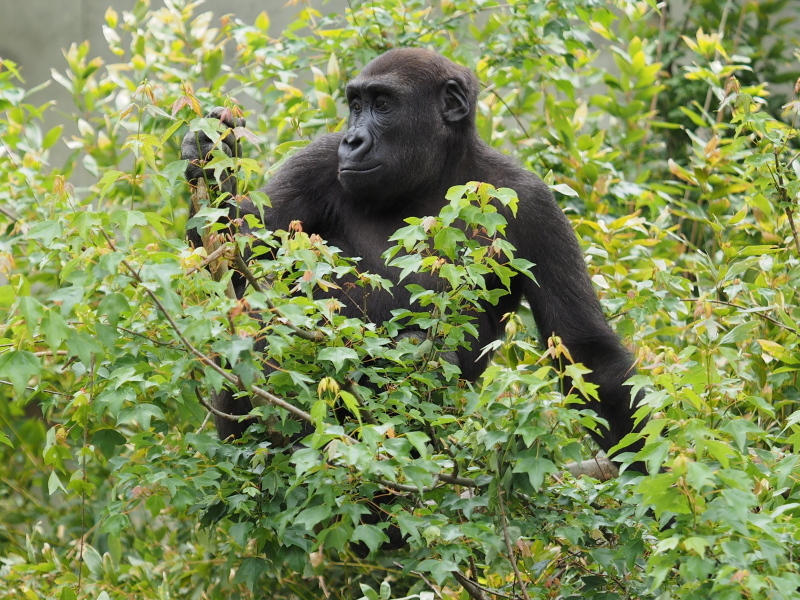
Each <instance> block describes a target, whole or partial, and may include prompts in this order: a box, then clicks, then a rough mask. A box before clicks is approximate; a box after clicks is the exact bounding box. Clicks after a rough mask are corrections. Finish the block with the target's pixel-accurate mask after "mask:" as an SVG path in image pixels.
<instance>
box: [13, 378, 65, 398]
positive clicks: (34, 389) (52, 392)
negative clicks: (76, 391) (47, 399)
mask: <svg viewBox="0 0 800 600" xmlns="http://www.w3.org/2000/svg"><path fill="white" fill-rule="evenodd" d="M0 383H2V384H3V385H14V384H13V383H11V382H10V381H6V380H5V379H0ZM25 389H26V390H30V391H32V392H42V393H43V394H53V395H55V396H71V395H72V394H65V393H64V392H56V391H55V390H40V389H39V388H35V387H30V386H28V385H26V386H25Z"/></svg>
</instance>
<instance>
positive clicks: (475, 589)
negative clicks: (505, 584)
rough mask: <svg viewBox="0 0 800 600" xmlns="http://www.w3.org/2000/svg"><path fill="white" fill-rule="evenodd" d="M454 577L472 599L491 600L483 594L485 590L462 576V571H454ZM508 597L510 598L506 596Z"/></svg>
mask: <svg viewBox="0 0 800 600" xmlns="http://www.w3.org/2000/svg"><path fill="white" fill-rule="evenodd" d="M452 573H453V577H455V578H456V581H458V583H460V584H461V587H463V588H464V589H465V590H467V593H468V594H469V595H470V598H473V599H474V600H489V598H488V596H487V595H486V594H484V593H483V589H482V588H481V587H480V586H478V585H477V584H476V583H475V582H474V581H472V580H471V579H469V578H468V577H466V576H465V575H462V574H461V572H460V571H452ZM506 597H508V596H506Z"/></svg>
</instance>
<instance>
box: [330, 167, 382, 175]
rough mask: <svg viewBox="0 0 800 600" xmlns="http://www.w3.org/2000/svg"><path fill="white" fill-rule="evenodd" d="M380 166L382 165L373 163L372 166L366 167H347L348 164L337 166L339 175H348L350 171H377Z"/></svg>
mask: <svg viewBox="0 0 800 600" xmlns="http://www.w3.org/2000/svg"><path fill="white" fill-rule="evenodd" d="M382 166H383V165H375V166H374V167H367V168H363V169H360V168H357V167H348V166H344V167H339V175H342V174H348V175H349V174H350V173H372V172H373V171H377V170H378V169H380V168H381V167H382Z"/></svg>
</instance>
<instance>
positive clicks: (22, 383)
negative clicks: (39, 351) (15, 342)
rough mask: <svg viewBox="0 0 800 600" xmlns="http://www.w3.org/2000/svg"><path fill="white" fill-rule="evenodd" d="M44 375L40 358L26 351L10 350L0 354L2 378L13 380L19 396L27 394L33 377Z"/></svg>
mask: <svg viewBox="0 0 800 600" xmlns="http://www.w3.org/2000/svg"><path fill="white" fill-rule="evenodd" d="M41 374H42V363H41V362H40V361H39V357H38V356H36V355H35V354H32V353H31V352H27V351H25V350H10V351H6V352H4V353H2V354H0V377H3V378H6V379H9V380H11V383H12V385H13V386H14V392H16V394H17V396H22V395H23V394H24V393H25V388H26V387H27V386H28V382H29V381H30V379H31V377H38V376H40V375H41Z"/></svg>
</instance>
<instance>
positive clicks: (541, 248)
mask: <svg viewBox="0 0 800 600" xmlns="http://www.w3.org/2000/svg"><path fill="white" fill-rule="evenodd" d="M477 97H478V81H477V79H476V77H475V76H474V74H473V73H472V72H471V71H469V70H468V69H466V68H464V67H461V66H459V65H456V64H454V63H452V62H451V61H449V60H448V59H446V58H444V57H442V56H440V55H438V54H435V53H434V52H430V51H428V50H422V49H398V50H393V51H390V52H387V53H386V54H383V55H381V56H379V57H378V58H376V59H375V60H373V61H372V62H370V63H369V64H368V65H367V66H366V67H365V68H364V70H363V71H362V72H361V74H360V75H359V76H358V77H356V78H355V79H354V80H353V81H351V82H350V83H349V84H348V86H347V98H348V102H349V104H350V120H349V127H348V129H347V131H346V132H342V133H334V134H329V135H326V136H323V137H322V138H321V139H319V140H317V141H315V142H314V143H312V144H310V145H309V146H307V147H306V148H305V149H303V150H301V151H299V152H298V153H297V154H295V155H294V156H293V157H292V158H291V159H290V160H288V161H287V162H286V163H285V164H284V165H283V166H282V167H281V169H280V170H279V171H278V172H277V174H276V175H275V176H274V177H273V178H272V179H271V180H270V182H269V183H268V184H267V185H266V187H265V188H264V192H265V193H266V194H267V195H268V196H269V197H270V199H271V201H272V208H271V209H269V210H268V211H267V213H266V223H265V225H266V226H267V227H268V228H269V229H286V228H287V227H288V226H289V223H290V222H291V221H294V220H299V221H302V223H303V229H304V230H305V231H306V232H309V233H316V234H319V235H320V236H322V237H323V238H324V239H325V240H326V241H327V242H328V243H330V244H331V245H333V246H337V247H339V248H340V249H341V250H342V251H343V252H344V254H345V255H347V256H359V257H361V259H362V261H361V263H360V265H359V268H360V269H362V270H365V271H369V272H372V273H379V274H381V275H383V276H385V277H387V278H396V275H397V272H396V271H395V270H394V269H391V268H389V267H387V266H386V265H385V264H384V261H383V260H382V259H381V254H382V253H383V251H384V250H386V249H387V248H388V247H389V242H388V241H387V240H388V238H389V237H390V235H391V234H393V233H394V232H395V231H396V230H397V229H398V228H399V227H401V226H402V225H403V219H404V218H406V217H409V216H427V215H436V214H438V212H439V210H440V209H441V208H442V206H443V205H444V203H445V202H446V200H445V193H446V191H447V190H448V188H450V187H451V186H454V185H459V184H463V183H466V182H468V181H483V182H488V183H490V184H492V185H494V186H496V187H508V188H512V189H514V190H516V192H517V194H518V195H519V209H518V213H517V216H516V218H515V219H513V218H512V219H509V225H508V227H507V230H506V234H507V238H508V240H509V242H511V243H512V244H513V245H514V246H515V248H516V255H517V256H519V257H522V258H525V259H527V260H529V261H531V262H533V263H534V264H535V265H536V266H535V267H534V275H535V277H536V280H537V282H538V283H534V282H532V281H531V280H530V279H529V278H527V277H523V276H518V277H515V278H513V279H512V293H511V294H510V295H507V296H505V297H504V298H502V299H501V301H500V302H499V303H498V305H497V306H487V307H486V308H487V310H486V312H485V313H483V314H481V315H479V321H478V327H479V332H480V339H479V340H477V341H476V342H475V343H473V344H472V349H471V350H467V349H463V348H462V349H460V350H459V351H458V363H459V366H460V368H461V371H462V374H463V377H464V378H466V379H469V380H472V381H474V380H475V379H477V378H478V376H479V375H480V374H481V372H482V371H483V369H484V368H485V367H486V363H487V360H488V359H487V357H485V356H484V357H482V358H479V356H478V355H479V353H480V349H481V348H482V347H483V346H485V345H486V344H487V343H489V342H490V341H492V340H495V339H497V338H498V336H500V335H501V334H502V331H503V330H502V327H501V324H500V320H501V318H502V316H503V315H504V314H505V313H507V312H509V311H513V310H514V309H516V308H517V306H518V305H519V303H520V301H521V300H522V299H523V298H526V299H527V300H528V302H529V303H530V306H531V309H532V310H533V315H534V317H535V319H536V323H537V325H538V329H539V332H540V335H541V337H542V338H545V339H546V338H547V337H549V336H550V335H553V334H555V335H557V336H559V337H560V338H561V339H562V340H563V342H564V344H565V345H566V346H567V348H568V349H569V351H570V353H571V355H572V357H573V359H574V360H575V361H578V362H582V363H583V364H584V365H586V366H587V367H588V368H590V369H592V373H591V375H589V376H588V378H587V379H588V380H589V381H591V382H593V383H595V384H597V385H598V386H599V395H600V398H601V401H600V402H596V401H590V402H589V406H591V408H592V409H594V410H595V411H596V412H597V413H598V414H599V415H600V416H601V417H603V418H604V419H606V420H607V421H608V423H609V426H610V429H609V430H608V431H606V432H604V433H603V435H602V437H600V438H598V442H599V443H600V445H601V447H603V448H604V449H605V450H608V449H609V448H611V447H612V446H614V445H616V444H617V443H618V442H619V441H620V439H622V437H624V436H625V435H626V434H627V433H629V432H630V431H631V430H632V427H633V425H632V415H633V412H634V410H635V402H631V395H630V388H628V387H626V386H624V385H623V382H624V381H625V380H626V379H627V378H628V377H630V376H631V375H632V374H633V373H634V367H633V363H632V360H631V357H630V355H629V354H628V352H627V351H626V350H625V349H624V348H623V346H622V344H621V343H620V341H619V339H618V338H617V336H616V335H615V334H614V332H613V331H612V330H611V328H610V327H609V325H608V323H607V322H606V319H605V317H604V316H603V312H602V310H601V307H600V303H599V302H598V300H597V297H596V295H595V292H594V290H593V288H592V284H591V282H590V280H589V277H588V275H587V272H586V267H585V265H584V261H583V257H582V254H581V251H580V248H579V246H578V243H577V240H576V238H575V234H574V232H573V230H572V228H571V226H570V223H569V221H568V220H567V219H566V217H565V216H564V214H563V213H562V212H561V210H560V208H559V207H558V205H557V204H556V202H555V200H554V198H553V196H552V194H551V193H550V191H549V189H548V188H547V186H546V185H545V184H544V183H543V182H542V181H541V179H539V178H538V177H536V176H535V175H533V174H532V173H530V172H528V171H526V170H525V169H523V168H521V167H520V166H519V165H518V164H517V163H516V162H515V161H514V160H512V159H511V158H509V157H508V156H505V155H503V154H501V153H500V152H498V151H496V150H493V149H492V148H490V147H489V146H488V145H487V144H485V143H484V142H483V141H482V140H481V139H480V138H479V137H478V134H477V132H476V128H475V110H476V104H477ZM213 116H217V117H219V116H220V113H219V111H217V113H216V114H214V115H213ZM224 118H225V117H223V119H224ZM229 124H232V123H229ZM238 124H241V123H238ZM199 138H200V140H199V146H198V139H197V138H196V137H195V134H194V133H191V134H187V137H186V138H185V140H184V144H183V151H184V158H188V159H190V160H192V161H196V159H197V158H198V156H203V155H204V153H205V152H208V151H209V150H210V146H209V142H208V140H207V138H205V136H203V135H202V134H200V135H199ZM226 145H227V149H226V151H227V152H228V153H231V154H232V153H234V152H236V150H237V148H236V145H235V144H233V143H230V142H229V140H226ZM198 147H199V148H200V149H201V150H202V152H203V153H202V154H198ZM201 174H202V171H201V170H200V169H199V168H198V167H196V166H190V168H189V169H188V170H187V177H188V178H189V179H190V180H193V179H197V178H198V177H200V176H201ZM240 210H241V211H243V212H247V211H251V212H254V213H255V209H254V208H253V207H252V205H249V204H247V203H245V204H244V205H240ZM255 214H257V213H255ZM408 283H416V284H419V285H421V286H423V287H426V286H430V285H432V284H433V280H432V279H431V276H430V275H427V274H424V273H418V274H412V275H411V276H409V278H408V279H407V280H405V281H404V285H401V286H397V287H395V288H394V290H393V294H394V295H393V296H390V295H389V294H388V293H382V294H375V293H374V292H373V293H372V294H371V295H370V296H369V298H368V299H365V298H364V297H363V296H361V295H359V294H360V292H361V288H352V289H350V290H349V291H348V297H347V298H341V300H342V302H343V304H344V305H345V308H344V309H343V311H342V312H343V313H344V314H345V315H347V316H355V317H363V316H364V312H363V311H365V312H366V316H367V317H368V318H369V320H371V321H373V322H375V323H382V322H383V321H385V320H388V319H389V318H390V311H391V310H392V309H394V308H397V307H406V306H408V305H409V294H408V292H407V291H406V290H405V284H408ZM336 293H337V292H336V291H332V294H336ZM215 404H216V406H217V408H219V409H220V410H222V411H225V412H228V413H234V414H246V413H247V412H248V411H249V410H250V405H249V402H248V401H247V400H246V399H234V398H233V396H232V395H231V394H230V393H229V392H223V393H221V394H220V395H218V396H217V397H216V398H215ZM245 426H246V424H244V425H239V424H237V423H233V422H231V421H227V420H224V419H218V420H217V429H218V431H219V434H220V436H221V437H222V438H226V437H228V436H230V435H234V436H238V435H240V434H241V433H242V430H243V428H244V427H245Z"/></svg>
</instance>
